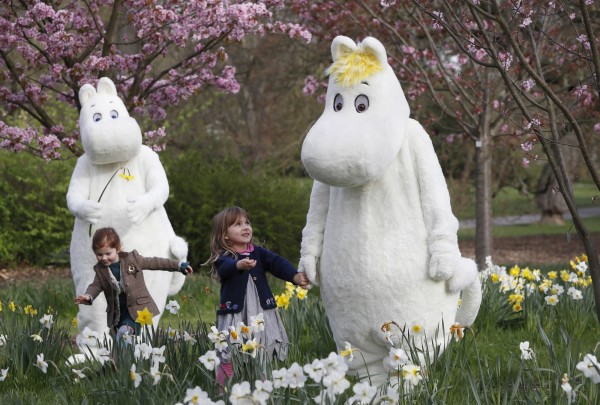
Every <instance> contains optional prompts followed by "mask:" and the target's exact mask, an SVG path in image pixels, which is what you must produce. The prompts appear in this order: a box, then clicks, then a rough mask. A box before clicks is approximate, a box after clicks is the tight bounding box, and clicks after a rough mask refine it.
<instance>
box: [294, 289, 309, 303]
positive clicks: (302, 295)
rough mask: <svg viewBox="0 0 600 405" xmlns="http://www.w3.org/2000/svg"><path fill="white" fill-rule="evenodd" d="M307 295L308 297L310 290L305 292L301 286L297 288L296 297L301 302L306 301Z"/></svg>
mask: <svg viewBox="0 0 600 405" xmlns="http://www.w3.org/2000/svg"><path fill="white" fill-rule="evenodd" d="M307 295H308V290H305V289H304V288H302V287H300V286H298V287H296V297H298V299H299V300H303V299H305V298H306V296H307Z"/></svg>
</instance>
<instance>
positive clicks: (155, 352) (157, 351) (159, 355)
mask: <svg viewBox="0 0 600 405" xmlns="http://www.w3.org/2000/svg"><path fill="white" fill-rule="evenodd" d="M165 347H166V346H165V345H162V346H161V347H159V348H156V347H155V348H154V349H152V363H154V364H160V363H164V362H165V361H166V358H165V356H164V353H165Z"/></svg>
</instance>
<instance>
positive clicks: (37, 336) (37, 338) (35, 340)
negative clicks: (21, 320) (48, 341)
mask: <svg viewBox="0 0 600 405" xmlns="http://www.w3.org/2000/svg"><path fill="white" fill-rule="evenodd" d="M30 338H32V339H33V341H34V342H40V343H41V342H43V341H44V339H43V338H42V337H41V336H40V335H38V334H37V333H34V334H33V335H31V336H30Z"/></svg>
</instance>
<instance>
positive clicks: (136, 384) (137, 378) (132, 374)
mask: <svg viewBox="0 0 600 405" xmlns="http://www.w3.org/2000/svg"><path fill="white" fill-rule="evenodd" d="M129 378H131V381H133V386H134V387H135V388H137V387H139V386H140V383H141V382H142V376H141V375H139V374H138V373H136V371H135V363H134V364H132V365H131V368H130V369H129Z"/></svg>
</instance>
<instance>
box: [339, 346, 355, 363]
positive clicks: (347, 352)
mask: <svg viewBox="0 0 600 405" xmlns="http://www.w3.org/2000/svg"><path fill="white" fill-rule="evenodd" d="M356 351H358V349H356V348H354V347H352V345H351V344H350V343H349V342H344V350H342V351H341V352H340V354H341V355H342V356H343V357H348V361H352V360H354V352H356Z"/></svg>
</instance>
